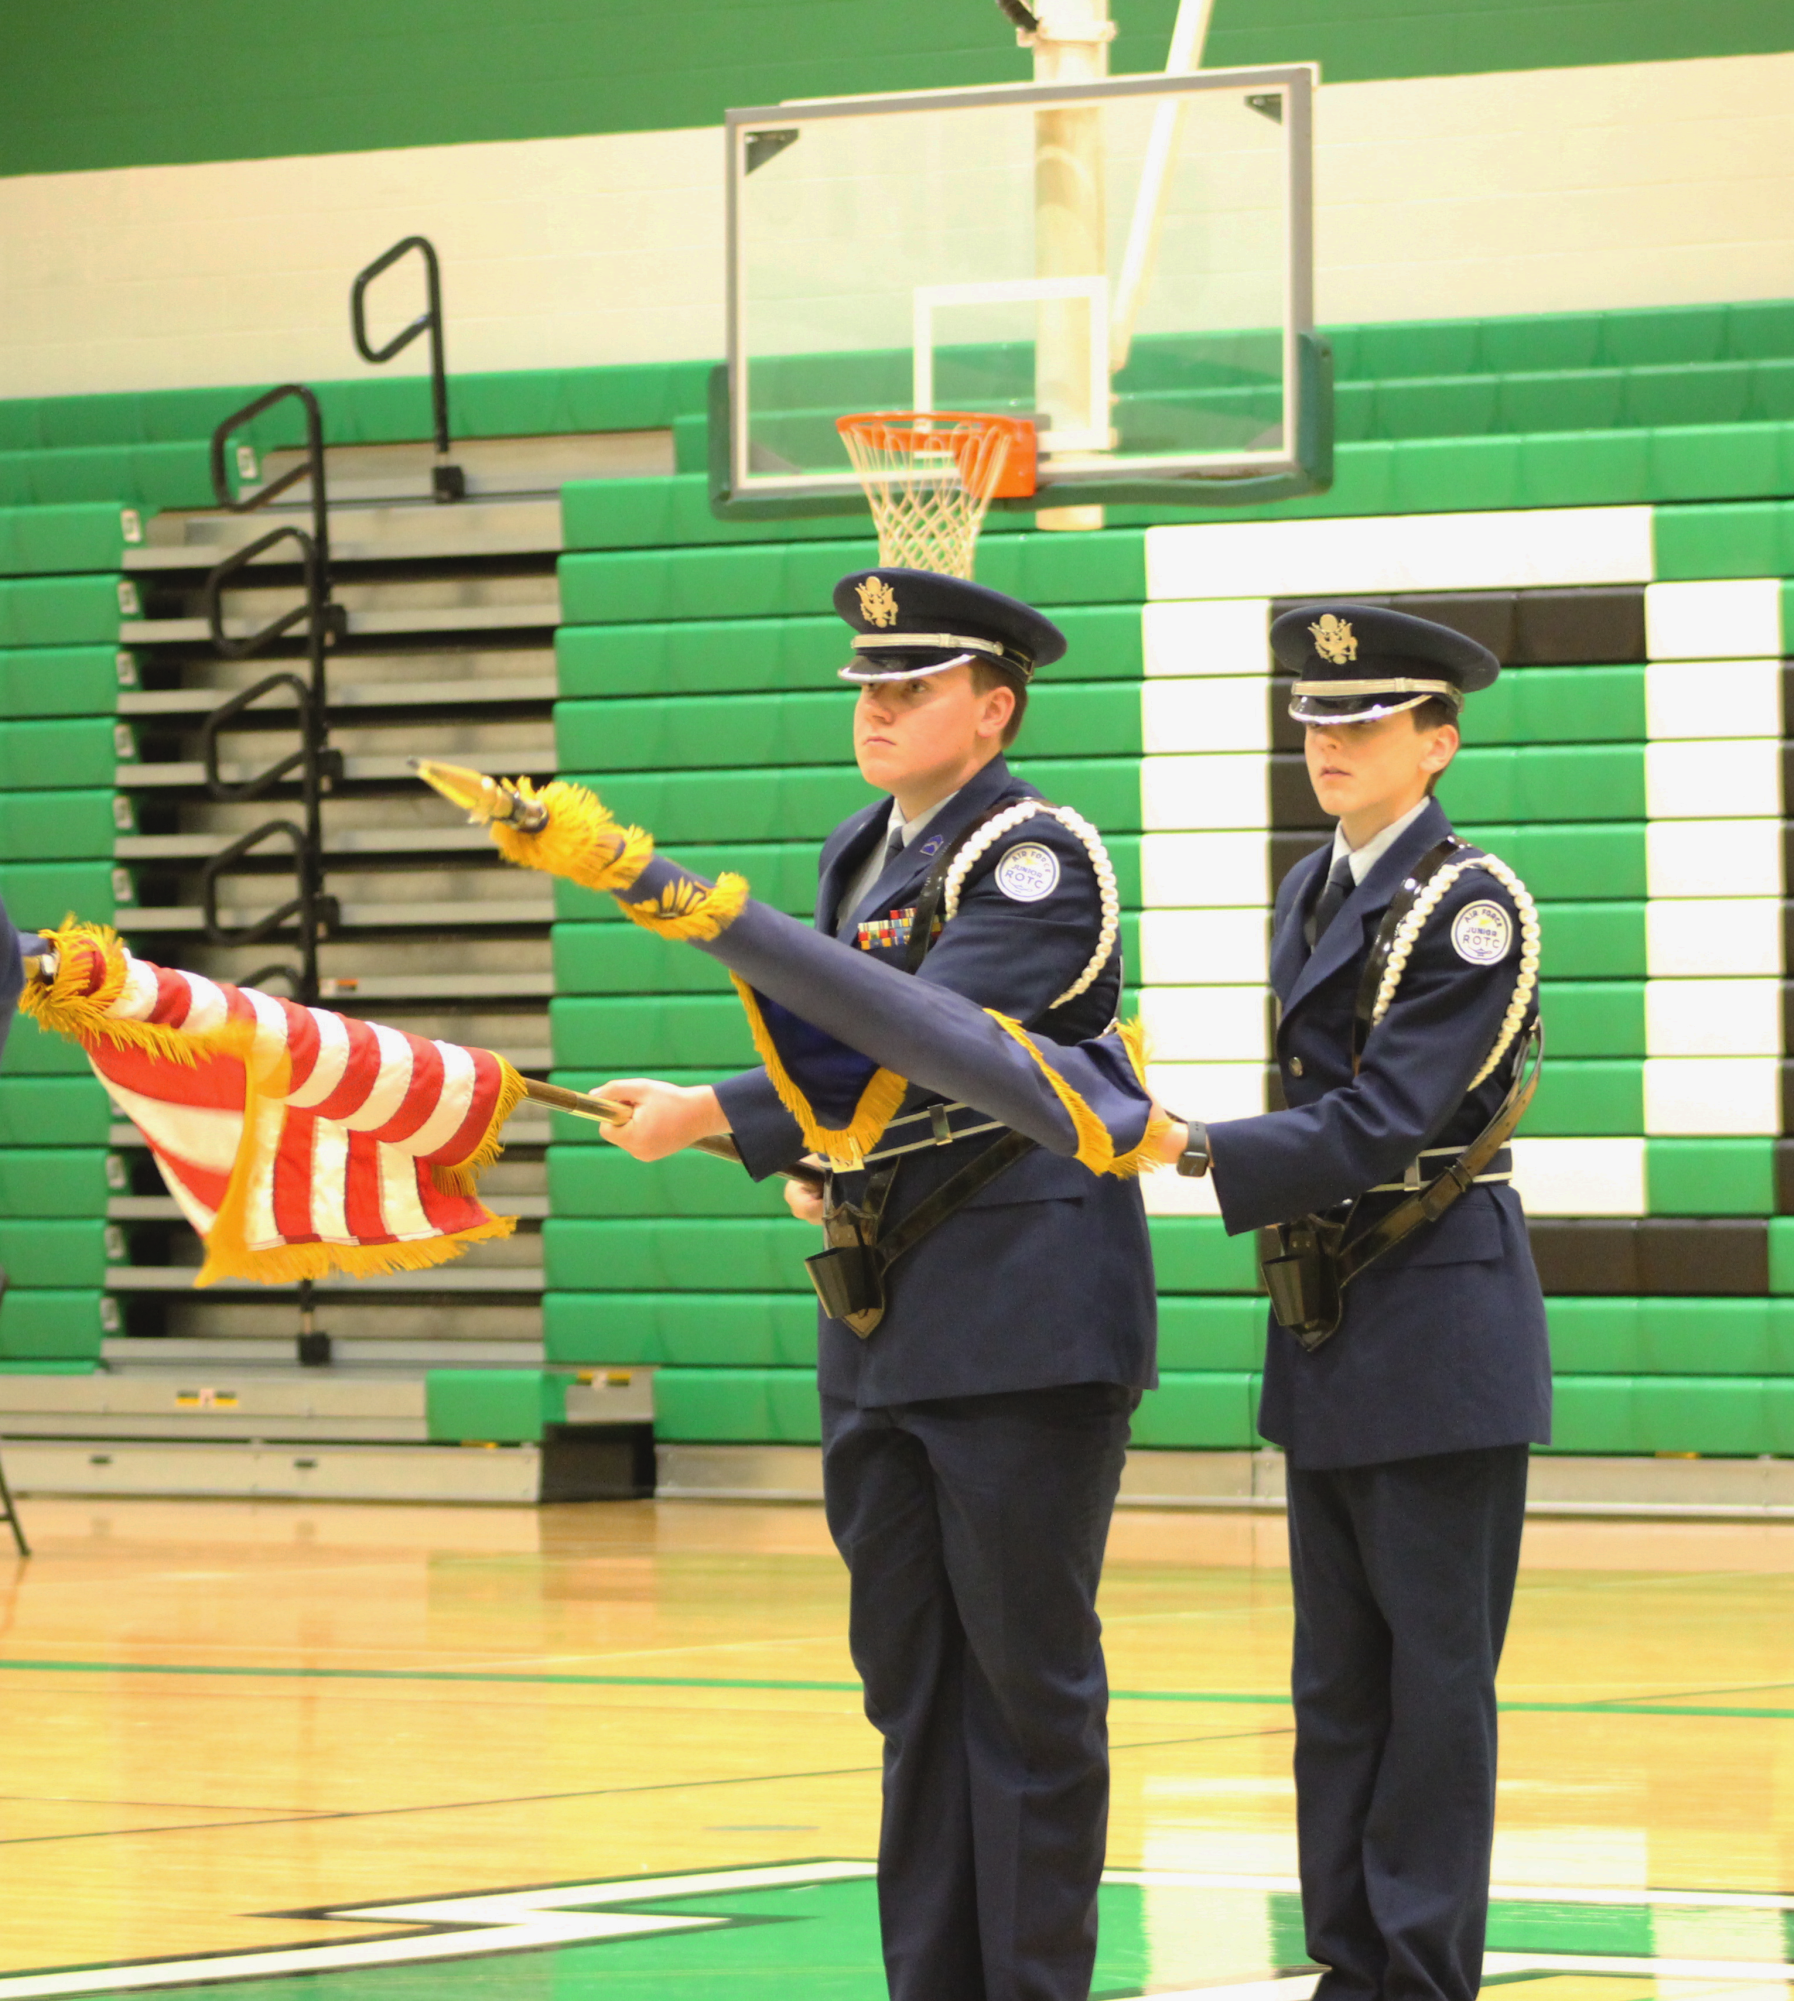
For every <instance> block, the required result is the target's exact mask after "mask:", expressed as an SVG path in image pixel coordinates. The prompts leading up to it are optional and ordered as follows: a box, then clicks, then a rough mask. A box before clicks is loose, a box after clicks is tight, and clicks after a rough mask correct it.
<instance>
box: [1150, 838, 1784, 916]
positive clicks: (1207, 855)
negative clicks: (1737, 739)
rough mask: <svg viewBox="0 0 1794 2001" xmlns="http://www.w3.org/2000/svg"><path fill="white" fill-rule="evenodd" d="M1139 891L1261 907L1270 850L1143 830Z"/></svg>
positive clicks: (1198, 903)
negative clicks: (1145, 832) (1150, 832)
mask: <svg viewBox="0 0 1794 2001" xmlns="http://www.w3.org/2000/svg"><path fill="white" fill-rule="evenodd" d="M1777 853H1778V854H1779V853H1780V849H1779V848H1778V849H1777ZM1140 890H1141V901H1142V902H1143V903H1144V904H1145V906H1146V908H1147V909H1148V910H1175V909H1193V908H1196V907H1203V908H1208V909H1214V908H1226V907H1229V906H1233V907H1236V908H1252V909H1257V910H1264V909H1265V908H1266V907H1267V906H1268V905H1269V903H1270V901H1271V855H1270V850H1269V848H1268V847H1267V846H1266V845H1265V837H1264V834H1263V833H1262V831H1256V830H1254V831H1250V832H1238V833H1218V834H1146V835H1143V836H1142V838H1141V841H1140Z"/></svg>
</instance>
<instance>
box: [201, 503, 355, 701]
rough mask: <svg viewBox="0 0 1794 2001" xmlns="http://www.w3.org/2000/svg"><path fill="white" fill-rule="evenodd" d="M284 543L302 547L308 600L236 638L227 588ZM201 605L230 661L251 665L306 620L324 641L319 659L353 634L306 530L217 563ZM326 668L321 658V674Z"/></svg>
mask: <svg viewBox="0 0 1794 2001" xmlns="http://www.w3.org/2000/svg"><path fill="white" fill-rule="evenodd" d="M279 542H292V543H295V544H296V545H297V546H298V550H299V563H300V567H301V569H302V570H303V571H304V575H305V596H304V597H303V598H302V599H301V600H300V602H299V603H298V604H296V605H294V606H293V608H292V609H291V610H290V611H286V612H282V613H281V615H280V617H278V618H276V619H273V620H270V622H269V623H268V624H267V625H264V626H263V627H262V629H261V631H260V632H254V633H251V634H250V635H249V636H248V637H247V638H244V639H233V638H232V637H231V636H230V634H229V633H227V632H226V631H225V629H224V603H223V599H224V586H225V585H226V584H227V583H228V582H229V581H230V579H231V578H232V577H234V576H235V575H236V574H237V572H238V571H239V570H243V569H247V568H248V567H249V565H250V564H251V563H253V562H254V561H255V559H256V558H257V557H258V556H261V555H264V554H266V552H267V551H268V550H270V549H272V548H273V547H274V546H275V545H276V543H279ZM200 602H201V603H202V605H203V606H204V608H205V614H206V622H207V624H208V625H210V627H211V629H212V644H213V646H214V647H216V648H217V650H218V651H219V652H220V653H221V654H222V655H223V656H224V658H225V659H226V660H247V659H248V658H249V656H250V655H251V654H252V653H259V652H260V651H261V650H262V648H263V647H264V646H267V645H270V644H271V643H272V642H273V641H274V640H276V639H279V638H280V637H281V636H282V635H283V634H284V633H288V632H291V631H292V630H293V628H294V626H296V625H298V624H299V623H300V622H301V621H306V622H307V623H308V631H309V630H312V629H315V631H316V636H317V637H318V638H319V639H320V640H321V641H322V645H321V646H320V648H319V652H320V654H321V653H322V650H323V646H328V645H331V644H333V643H334V642H335V641H336V640H338V639H340V638H342V636H343V634H344V633H345V631H346V630H347V629H348V620H347V618H346V617H345V616H344V613H343V608H342V606H341V605H339V604H332V603H331V602H330V591H329V587H328V585H327V584H326V582H325V578H324V564H323V558H322V557H321V555H320V554H319V550H318V544H317V542H316V541H315V540H314V538H313V537H312V536H310V535H308V534H306V532H305V530H304V529H303V528H293V527H286V528H275V529H271V530H270V531H269V532H268V533H267V534H266V535H263V536H262V537H261V538H260V539H259V540H257V541H254V542H247V543H245V544H244V545H243V547H242V548H241V549H233V550H232V551H231V553H230V554H229V555H228V556H226V557H225V558H224V560H223V561H222V562H221V563H216V564H214V565H213V567H212V568H211V569H210V570H208V571H207V572H206V580H205V583H204V585H203V587H202V592H201V599H200ZM322 667H323V663H322V660H321V659H320V661H319V671H320V672H322Z"/></svg>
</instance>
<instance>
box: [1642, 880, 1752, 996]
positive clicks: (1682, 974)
mask: <svg viewBox="0 0 1794 2001" xmlns="http://www.w3.org/2000/svg"><path fill="white" fill-rule="evenodd" d="M1645 969H1646V971H1647V972H1648V973H1649V975H1650V977H1651V978H1652V979H1653V980H1698V979H1728V980H1730V979H1749V978H1753V977H1754V978H1758V979H1773V978H1775V977H1777V976H1778V975H1779V974H1780V972H1781V970H1782V906H1781V903H1780V900H1779V899H1777V898H1774V897H1767V896H1735V897H1721V898H1706V897H1678V898H1666V899H1665V900H1664V901H1662V902H1660V903H1659V902H1655V901H1653V902H1651V903H1648V904H1646V906H1645Z"/></svg>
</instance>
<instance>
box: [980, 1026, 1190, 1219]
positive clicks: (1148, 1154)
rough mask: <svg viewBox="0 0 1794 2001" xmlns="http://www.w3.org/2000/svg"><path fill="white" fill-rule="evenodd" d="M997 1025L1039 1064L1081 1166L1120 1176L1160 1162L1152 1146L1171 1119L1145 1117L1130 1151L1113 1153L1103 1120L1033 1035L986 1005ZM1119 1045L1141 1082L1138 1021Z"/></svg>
mask: <svg viewBox="0 0 1794 2001" xmlns="http://www.w3.org/2000/svg"><path fill="white" fill-rule="evenodd" d="M984 1011H985V1013H986V1014H988V1015H989V1016H990V1018H991V1020H992V1021H994V1022H995V1023H996V1024H997V1026H998V1027H999V1028H1001V1029H1003V1030H1005V1031H1006V1032H1007V1033H1008V1034H1010V1035H1012V1036H1014V1037H1015V1039H1016V1041H1017V1042H1019V1043H1020V1044H1021V1046H1022V1047H1023V1048H1024V1049H1025V1050H1026V1051H1027V1052H1028V1054H1029V1055H1030V1056H1031V1057H1033V1059H1034V1061H1035V1063H1036V1064H1038V1065H1039V1068H1040V1074H1041V1075H1042V1076H1043V1077H1044V1078H1045V1079H1046V1080H1047V1083H1048V1084H1049V1085H1050V1086H1051V1087H1052V1092H1053V1096H1054V1097H1056V1098H1057V1099H1058V1100H1059V1102H1060V1104H1062V1105H1063V1106H1064V1107H1065V1110H1066V1114H1067V1116H1068V1117H1069V1118H1070V1120H1071V1123H1072V1130H1073V1131H1074V1132H1075V1133H1076V1134H1077V1136H1078V1147H1077V1154H1076V1156H1075V1157H1076V1159H1077V1162H1078V1164H1079V1166H1081V1167H1087V1168H1089V1170H1090V1172H1091V1173H1092V1174H1113V1175H1117V1176H1120V1177H1121V1178H1122V1179H1124V1180H1131V1179H1132V1178H1133V1177H1134V1176H1135V1175H1137V1174H1141V1173H1145V1172H1149V1171H1150V1170H1151V1169H1153V1168H1156V1167H1159V1166H1162V1165H1163V1163H1162V1162H1161V1161H1160V1160H1159V1158H1158V1155H1157V1152H1156V1146H1157V1142H1158V1140H1159V1139H1160V1138H1161V1137H1162V1136H1163V1134H1164V1133H1165V1132H1167V1131H1168V1130H1169V1128H1170V1125H1171V1121H1170V1119H1169V1118H1167V1117H1166V1116H1165V1115H1164V1114H1163V1113H1162V1112H1161V1113H1159V1114H1158V1115H1156V1116H1155V1117H1153V1118H1150V1119H1148V1120H1147V1123H1146V1130H1145V1132H1144V1133H1143V1134H1141V1136H1140V1141H1139V1144H1138V1145H1137V1146H1135V1147H1133V1148H1132V1149H1131V1150H1130V1151H1128V1152H1127V1153H1123V1154H1117V1153H1116V1151H1115V1142H1114V1141H1113V1140H1112V1139H1111V1138H1110V1137H1109V1129H1108V1127H1107V1126H1106V1125H1104V1124H1103V1122H1102V1120H1101V1119H1100V1118H1098V1117H1097V1115H1096V1113H1095V1112H1093V1111H1092V1110H1091V1109H1090V1107H1089V1106H1088V1105H1087V1104H1086V1103H1085V1102H1084V1100H1083V1098H1082V1097H1081V1096H1080V1095H1079V1094H1078V1093H1077V1092H1076V1091H1074V1090H1073V1089H1072V1087H1071V1086H1070V1085H1069V1084H1068V1083H1067V1082H1066V1081H1065V1079H1064V1078H1063V1077H1062V1076H1061V1075H1060V1074H1059V1072H1058V1071H1057V1070H1055V1069H1054V1068H1053V1066H1052V1064H1050V1063H1049V1062H1048V1061H1047V1060H1046V1058H1045V1057H1044V1056H1043V1055H1042V1054H1041V1053H1040V1051H1039V1050H1038V1049H1037V1048H1036V1047H1035V1045H1034V1040H1033V1038H1032V1037H1031V1036H1030V1035H1029V1033H1028V1031H1027V1030H1026V1029H1025V1028H1024V1027H1023V1026H1022V1025H1021V1023H1020V1022H1019V1021H1013V1020H1011V1019H1010V1017H1009V1016H1008V1015H1006V1014H999V1013H998V1012H997V1011H996V1009H995V1008H986V1009H985V1010H984ZM1120 1034H1121V1042H1122V1046H1123V1048H1125V1049H1126V1051H1127V1054H1128V1061H1129V1062H1130V1063H1131V1064H1132V1065H1133V1068H1134V1075H1135V1076H1136V1077H1138V1078H1139V1079H1140V1081H1141V1082H1142V1084H1144V1082H1145V1081H1146V1032H1145V1030H1144V1029H1143V1028H1142V1027H1141V1025H1140V1023H1139V1022H1138V1021H1131V1022H1129V1023H1127V1025H1126V1026H1125V1027H1124V1028H1122V1030H1121V1031H1120Z"/></svg>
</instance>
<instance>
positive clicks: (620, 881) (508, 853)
mask: <svg viewBox="0 0 1794 2001" xmlns="http://www.w3.org/2000/svg"><path fill="white" fill-rule="evenodd" d="M509 789H510V790H512V791H514V792H515V793H516V794H517V795H518V797H519V798H521V799H525V800H530V801H532V802H539V803H540V804H541V805H542V806H543V807H544V808H546V810H547V813H548V820H547V824H546V825H545V826H543V828H542V829H541V831H540V832H539V833H534V834H531V833H526V832H524V831H523V830H522V829H521V828H519V827H507V826H504V825H501V824H500V823H498V822H496V821H495V822H493V823H492V825H491V827H490V828H489V831H490V833H491V835H492V839H493V842H494V843H495V845H496V846H497V848H498V851H499V853H500V854H502V855H503V856H504V858H505V860H506V861H509V862H516V863H517V864H518V865H519V866H520V867H522V868H533V869H541V870H542V871H543V872H544V873H545V874H548V875H558V876H562V877H564V878H565V879H566V880H567V881H568V882H576V883H578V884H579V885H580V886H581V888H583V889H595V890H601V891H616V890H621V889H628V888H629V887H630V886H631V885H632V884H633V883H634V881H635V879H636V877H637V876H639V875H640V874H641V872H642V870H643V869H645V868H646V867H647V866H648V864H649V862H651V861H652V860H653V859H654V838H653V836H652V835H651V834H647V833H644V832H643V830H642V829H641V828H640V827H625V826H623V825H622V824H621V823H620V822H619V821H618V819H617V817H616V815H615V814H614V813H612V812H611V810H610V808H609V807H608V806H606V805H605V804H604V802H603V801H602V800H601V799H600V798H599V797H598V795H597V794H596V793H595V792H590V791H588V790H587V789H586V787H585V786H583V785H573V784H569V783H568V782H567V780H565V779H562V778H557V779H555V780H553V782H552V783H550V784H548V785H545V786H544V787H543V788H542V790H541V791H540V792H538V791H537V790H536V788H535V786H534V785H532V784H531V783H530V781H529V780H528V779H527V778H519V779H516V780H514V781H512V783H511V786H510V788H509Z"/></svg>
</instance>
